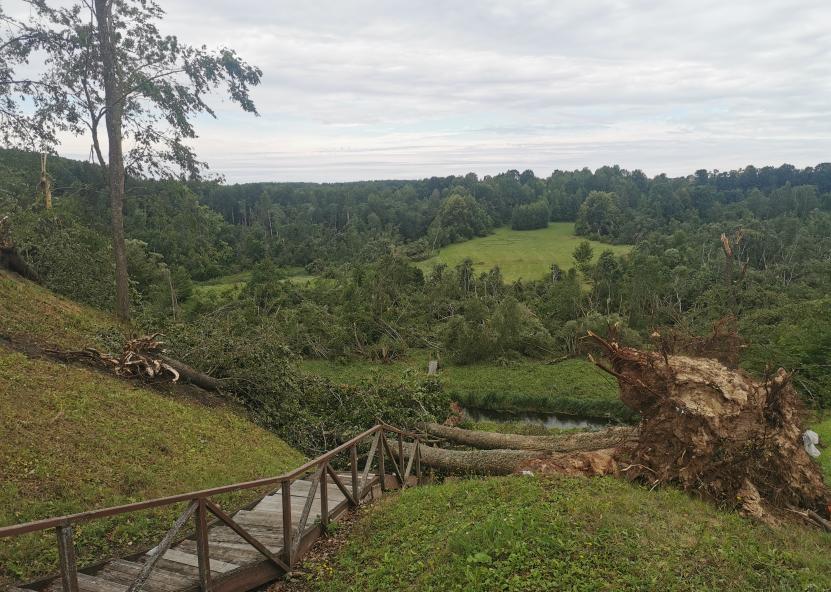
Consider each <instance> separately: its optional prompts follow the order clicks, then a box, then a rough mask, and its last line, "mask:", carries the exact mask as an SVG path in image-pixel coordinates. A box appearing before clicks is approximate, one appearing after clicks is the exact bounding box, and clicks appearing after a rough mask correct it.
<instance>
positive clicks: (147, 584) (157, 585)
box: [95, 564, 181, 592]
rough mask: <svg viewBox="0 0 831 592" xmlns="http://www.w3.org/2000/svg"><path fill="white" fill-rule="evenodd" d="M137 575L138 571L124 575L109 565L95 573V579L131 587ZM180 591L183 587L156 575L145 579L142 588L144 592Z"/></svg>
mask: <svg viewBox="0 0 831 592" xmlns="http://www.w3.org/2000/svg"><path fill="white" fill-rule="evenodd" d="M137 575H138V571H137V572H136V573H124V572H123V571H121V570H119V569H116V568H115V567H113V566H112V565H111V564H107V565H106V566H104V567H103V568H102V569H100V570H98V571H97V572H96V573H95V577H97V578H101V579H104V580H107V581H108V582H113V583H115V584H121V585H123V586H130V585H131V584H132V583H133V582H135V580H136V576H137ZM179 589H181V586H177V585H176V584H171V583H170V582H167V581H165V580H161V579H159V578H157V577H155V574H151V575H150V576H149V577H147V578H145V580H144V582H143V583H142V586H141V590H142V592H177V590H179Z"/></svg>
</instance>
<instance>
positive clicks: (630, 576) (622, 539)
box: [308, 477, 831, 592]
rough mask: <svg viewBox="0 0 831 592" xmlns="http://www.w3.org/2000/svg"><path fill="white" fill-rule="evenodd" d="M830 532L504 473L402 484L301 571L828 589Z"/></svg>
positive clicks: (601, 585) (343, 576)
mask: <svg viewBox="0 0 831 592" xmlns="http://www.w3.org/2000/svg"><path fill="white" fill-rule="evenodd" d="M829 548H831V535H829V534H825V533H820V532H818V531H816V530H808V529H803V528H801V527H798V526H793V525H790V526H788V527H786V528H783V529H781V530H773V529H771V528H769V527H766V526H763V525H759V524H755V523H752V522H750V521H748V520H746V519H743V518H741V517H739V516H738V515H735V514H732V513H726V512H721V511H718V510H716V509H715V508H714V507H713V506H711V505H709V504H707V503H705V502H703V501H699V500H694V499H691V498H690V497H688V496H686V495H684V494H683V493H681V492H679V491H676V490H672V489H657V490H654V491H649V490H648V489H646V488H643V487H639V486H634V485H631V484H629V483H626V482H624V481H621V480H616V479H613V478H594V479H584V478H561V479H539V478H534V477H506V478H491V479H484V480H466V481H460V482H455V483H450V484H445V485H437V486H426V487H420V488H412V489H408V490H405V491H404V492H403V493H401V494H400V495H399V496H391V498H388V499H386V500H384V501H382V502H381V503H380V504H378V505H377V506H376V507H374V508H373V509H371V510H370V511H369V513H368V514H367V515H365V516H364V517H363V518H362V519H361V520H360V522H359V523H358V524H357V525H356V527H355V530H354V532H353V533H352V536H351V537H350V539H349V541H348V542H347V544H346V545H345V546H344V547H343V548H342V549H340V550H339V551H338V552H337V553H336V554H335V555H334V556H333V557H329V558H324V559H322V560H319V561H317V562H316V563H312V564H311V565H310V566H309V567H310V569H311V573H310V574H309V575H308V578H309V579H310V580H311V581H313V582H314V585H315V589H316V590H321V591H324V592H347V591H355V592H375V591H378V592H380V591H392V590H419V591H425V592H426V591H436V592H438V591H441V592H445V591H465V592H467V591H482V592H484V591H491V590H493V591H497V590H498V591H517V592H520V591H522V592H535V591H543V590H551V591H554V590H580V591H582V590H586V591H588V590H606V591H627V590H672V591H676V590H677V591H681V590H689V591H693V590H695V591H706V590H712V591H721V590H731V591H739V592H741V591H755V590H816V591H819V590H829V589H831V554H829V553H828V549H829Z"/></svg>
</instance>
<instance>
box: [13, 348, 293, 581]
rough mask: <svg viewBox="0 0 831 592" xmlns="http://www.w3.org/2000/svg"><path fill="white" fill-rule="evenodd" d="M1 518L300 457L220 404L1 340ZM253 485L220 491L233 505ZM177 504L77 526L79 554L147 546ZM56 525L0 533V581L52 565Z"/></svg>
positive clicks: (156, 492) (139, 493)
mask: <svg viewBox="0 0 831 592" xmlns="http://www.w3.org/2000/svg"><path fill="white" fill-rule="evenodd" d="M0 393H4V395H3V396H2V397H0V434H2V436H1V437H0V467H2V474H3V477H2V480H0V525H9V524H14V523H20V522H27V521H30V520H35V519H39V518H45V517H49V516H59V515H63V514H68V513H74V512H80V511H84V510H89V509H92V508H98V507H105V506H112V505H117V504H123V503H128V502H134V501H138V500H142V499H149V498H153V497H158V496H162V495H167V494H174V493H183V492H187V491H191V490H195V489H201V488H206V487H211V486H215V485H222V484H228V483H234V482H238V481H244V480H249V479H253V478H257V477H265V476H269V475H277V474H280V473H282V472H284V471H287V470H289V469H291V468H293V467H295V466H298V465H299V464H301V463H302V461H303V456H302V455H301V454H300V453H299V452H297V451H295V450H294V449H292V448H291V447H289V446H288V445H287V444H286V443H284V442H283V441H282V440H280V439H279V438H277V437H276V436H274V435H273V434H271V433H269V432H267V431H265V430H263V429H260V428H258V427H256V426H255V425H254V424H252V423H250V422H249V421H248V420H246V419H245V418H243V417H242V416H241V415H239V414H238V413H237V412H235V410H234V409H232V408H231V407H229V406H227V405H219V406H216V407H207V406H205V405H202V404H199V403H196V402H188V401H184V400H178V399H176V400H174V399H173V398H169V397H166V396H164V395H162V394H160V393H157V392H154V391H149V390H145V389H141V388H137V387H136V386H133V385H131V384H130V383H128V382H125V381H122V380H118V379H116V378H110V377H108V376H106V375H104V374H101V373H99V372H95V371H92V370H86V369H82V368H78V367H72V366H65V365H61V364H57V363H53V362H48V361H44V360H33V359H30V358H27V357H25V356H24V355H22V354H20V353H15V352H11V351H10V350H8V349H5V348H2V347H0ZM257 495H258V493H257V492H253V491H252V492H245V493H241V494H235V495H230V496H225V497H224V498H220V501H221V502H222V503H223V505H225V506H227V507H234V506H237V507H238V506H241V505H243V504H244V503H247V502H248V501H250V500H252V499H254V498H255V497H256V496H257ZM181 510H182V508H180V507H176V508H167V509H163V510H156V511H149V512H142V513H138V514H128V515H124V516H121V517H116V518H111V519H105V520H98V521H94V522H90V523H87V524H84V525H81V526H79V528H78V529H77V533H76V543H77V546H78V550H79V553H80V561H81V562H82V563H87V562H91V561H93V560H95V559H98V558H101V557H105V556H109V555H112V554H115V553H118V552H123V551H127V550H131V549H133V550H135V549H137V548H138V547H140V546H142V545H148V544H155V543H156V542H158V540H159V539H160V538H161V536H162V535H163V534H164V532H165V531H166V530H167V529H168V528H170V525H171V524H172V523H173V521H174V520H175V517H176V512H177V511H179V512H181ZM56 560H57V556H56V551H55V545H54V533H53V532H46V533H43V534H42V535H26V536H24V537H17V538H13V539H0V584H2V581H3V579H19V580H22V579H29V578H32V577H34V576H37V575H42V574H46V573H50V572H53V571H54V570H55V568H56V565H57V563H56Z"/></svg>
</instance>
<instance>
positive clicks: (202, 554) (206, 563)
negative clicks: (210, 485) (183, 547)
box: [196, 497, 211, 592]
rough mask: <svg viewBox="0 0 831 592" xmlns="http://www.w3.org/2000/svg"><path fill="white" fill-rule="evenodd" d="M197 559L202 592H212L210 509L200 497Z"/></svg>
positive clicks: (197, 522)
mask: <svg viewBox="0 0 831 592" xmlns="http://www.w3.org/2000/svg"><path fill="white" fill-rule="evenodd" d="M196 558H197V559H198V563H199V587H200V588H201V590H202V592H210V590H211V558H210V554H209V553H208V507H207V505H206V504H205V498H204V497H200V498H199V499H198V500H197V506H196Z"/></svg>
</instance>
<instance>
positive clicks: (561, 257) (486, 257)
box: [418, 222, 630, 281]
mask: <svg viewBox="0 0 831 592" xmlns="http://www.w3.org/2000/svg"><path fill="white" fill-rule="evenodd" d="M583 240H585V239H584V238H583V237H579V236H576V235H575V234H574V224H573V223H572V222H553V223H551V224H549V225H548V228H542V229H539V230H511V229H510V228H507V227H505V228H497V229H496V231H495V232H494V233H493V234H491V235H488V236H485V237H481V238H475V239H473V240H469V241H465V242H462V243H456V244H452V245H448V246H446V247H444V248H443V249H441V250H440V251H439V252H438V254H436V255H434V256H433V257H430V258H429V259H426V260H424V261H421V262H419V263H418V265H419V267H421V268H422V269H423V270H425V271H429V270H430V269H431V268H432V267H433V265H436V264H438V263H446V264H447V265H448V266H449V267H453V266H455V265H458V264H459V263H461V262H462V261H463V260H464V259H466V258H470V259H472V260H473V263H474V266H475V268H476V270H477V271H487V270H488V269H491V268H492V267H494V266H496V265H498V266H499V269H500V270H501V271H502V275H503V276H504V278H505V279H506V280H507V281H513V280H516V279H519V278H523V279H526V280H536V279H540V278H542V277H545V276H546V275H547V274H548V273H549V270H550V268H551V264H552V263H556V264H557V265H559V266H560V267H561V268H563V269H568V268H569V267H573V266H574V261H573V259H572V256H571V254H572V253H573V252H574V249H575V248H576V247H577V245H579V244H580V242H581V241H583ZM592 246H593V247H594V254H595V257H598V256H599V255H600V253H602V252H603V251H604V250H606V249H609V250H611V251H613V252H615V253H616V254H622V253H626V252H628V251H629V249H630V247H628V246H623V245H608V244H604V243H598V242H592Z"/></svg>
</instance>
